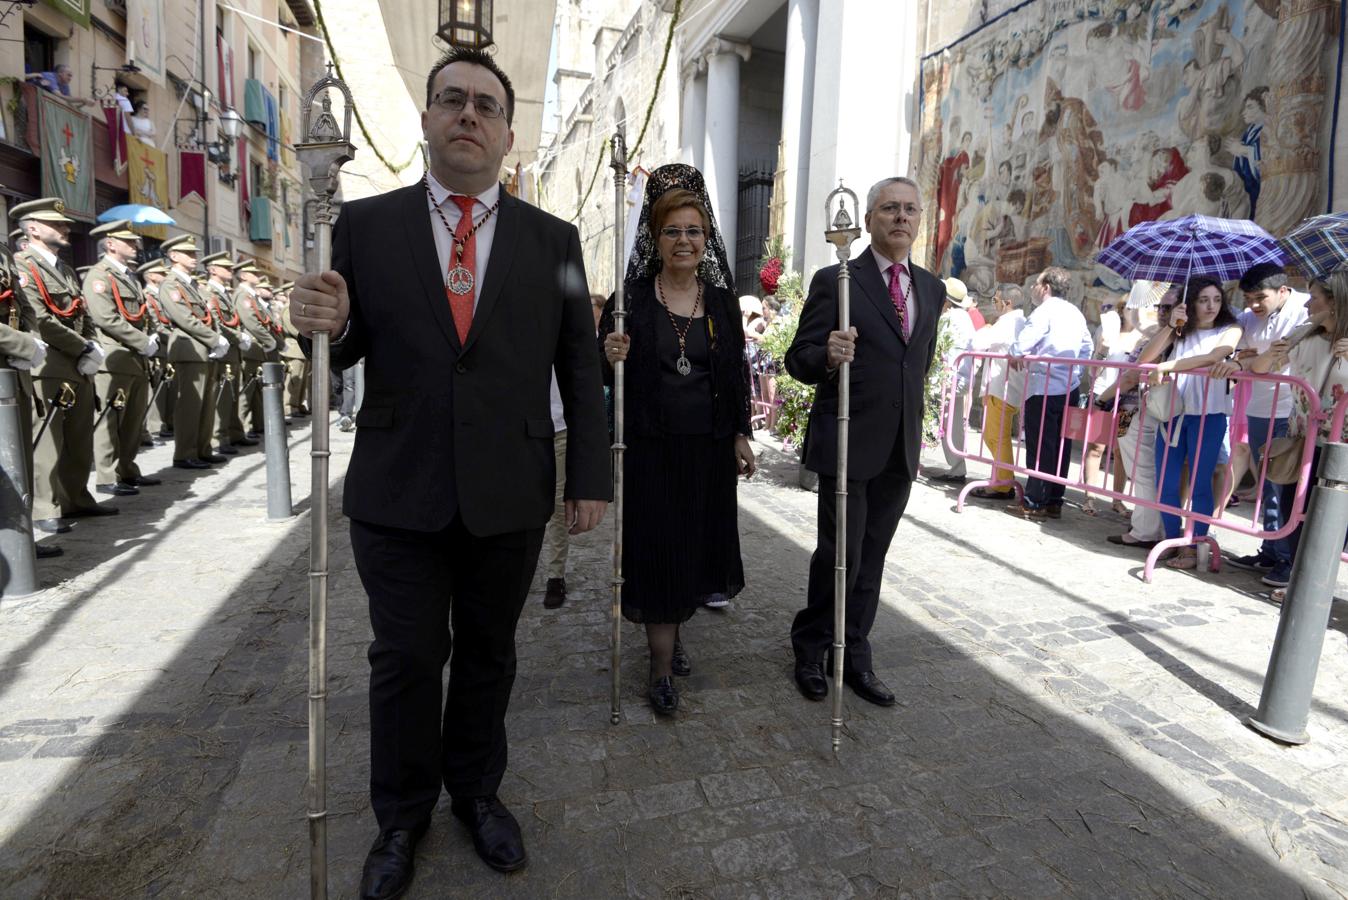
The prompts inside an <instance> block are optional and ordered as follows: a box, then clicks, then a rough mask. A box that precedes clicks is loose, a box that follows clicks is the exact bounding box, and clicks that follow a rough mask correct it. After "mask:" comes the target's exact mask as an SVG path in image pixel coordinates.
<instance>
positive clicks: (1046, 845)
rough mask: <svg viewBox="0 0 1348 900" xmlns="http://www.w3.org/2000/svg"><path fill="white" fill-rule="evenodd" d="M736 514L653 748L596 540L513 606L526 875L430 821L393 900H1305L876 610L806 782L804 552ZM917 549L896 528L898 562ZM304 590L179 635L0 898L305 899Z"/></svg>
mask: <svg viewBox="0 0 1348 900" xmlns="http://www.w3.org/2000/svg"><path fill="white" fill-rule="evenodd" d="M333 496H334V498H335V497H338V496H340V485H338V486H337V488H335V489H334V491H333ZM337 507H338V504H337V503H336V502H334V503H333V508H334V510H335V509H336V508H337ZM740 515H741V519H740V524H741V532H742V533H743V534H744V537H745V546H746V548H747V547H750V546H754V547H763V548H770V549H771V553H768V552H763V553H759V554H750V553H747V552H746V556H745V564H746V569H747V574H748V582H749V587H748V588H747V589H746V592H745V593H744V594H742V595H741V596H740V597H739V598H738V599H737V600H736V602H735V604H734V606H733V607H732V609H731V611H730V612H729V613H728V614H725V615H715V614H713V615H699V616H696V617H695V618H694V619H693V620H692V622H690V623H689V625H688V626H687V628H686V631H685V641H686V643H687V644H688V646H689V651H690V653H691V654H693V659H694V665H695V673H696V674H695V675H694V676H693V677H692V678H690V679H685V680H684V681H683V685H682V686H683V690H684V702H683V706H682V708H681V711H680V714H679V716H678V717H677V719H676V720H674V721H672V722H665V721H659V722H657V721H655V720H653V718H652V716H651V715H650V713H649V711H648V710H647V708H646V706H645V703H644V700H643V684H644V679H645V675H646V666H647V661H646V655H645V647H644V640H643V639H642V634H641V632H640V631H639V630H638V629H636V628H635V627H631V626H628V627H625V628H624V630H623V638H624V641H625V642H626V645H625V648H624V656H623V691H624V695H623V700H624V704H625V714H624V722H623V724H621V725H619V726H610V725H609V724H608V684H609V675H608V650H607V641H608V638H607V629H606V616H607V608H608V593H607V588H606V581H607V545H606V541H607V540H608V538H609V535H610V534H611V531H610V529H609V527H608V526H606V527H604V528H602V529H601V530H600V531H599V532H597V533H595V534H591V535H587V536H585V537H584V538H583V539H581V540H578V541H577V542H576V543H575V544H574V545H573V554H574V556H573V560H574V563H573V566H574V570H575V575H574V577H573V579H572V582H571V584H572V587H571V600H570V601H569V602H568V605H567V606H566V607H564V608H563V609H561V610H558V611H555V612H551V611H550V612H544V610H543V609H542V606H541V603H539V602H538V599H537V598H531V600H530V602H529V604H528V605H527V607H526V612H525V615H524V618H523V620H522V621H521V624H520V630H519V648H520V675H519V679H518V681H517V683H516V690H515V696H514V700H513V704H512V712H511V715H510V728H511V736H512V743H511V771H510V773H509V775H508V776H507V781H506V783H505V785H504V786H503V790H502V795H503V799H504V800H505V801H506V802H507V804H509V805H510V806H511V807H512V808H513V809H514V810H515V812H516V813H517V814H518V815H519V817H520V819H521V821H522V824H523V826H524V829H525V834H526V839H527V841H528V846H529V851H530V855H531V862H530V866H529V868H528V869H527V870H525V871H524V872H523V873H521V874H519V875H516V876H512V877H502V876H500V875H498V874H496V873H493V872H491V871H490V870H487V869H486V868H485V867H484V866H483V865H482V864H481V863H480V862H479V861H478V860H477V859H476V857H475V856H474V855H473V853H472V849H471V847H470V846H469V845H468V843H467V840H466V837H465V835H464V834H463V832H462V830H461V829H460V828H459V826H458V825H457V823H456V822H454V820H453V819H452V818H451V817H450V816H449V814H448V803H447V802H442V804H441V806H440V808H439V809H438V810H437V813H436V815H435V820H434V823H433V827H432V830H431V832H430V834H429V835H428V837H427V839H426V840H425V841H424V842H423V844H422V846H421V849H420V851H419V854H418V875H417V882H416V885H415V886H414V889H413V891H412V892H411V895H410V896H414V897H445V896H492V897H553V896H556V897H585V898H596V897H618V896H638V897H704V896H705V897H744V896H750V895H753V894H754V893H755V892H756V893H757V894H758V895H760V896H791V897H797V896H800V897H816V896H817V897H829V898H834V897H846V896H853V895H861V896H886V897H889V896H897V895H899V894H900V892H907V893H911V894H912V895H913V896H937V895H939V896H1036V897H1054V896H1068V895H1077V896H1138V895H1141V894H1152V893H1154V894H1157V895H1161V896H1189V895H1194V896H1206V897H1222V898H1243V897H1251V898H1254V897H1259V898H1265V897H1285V896H1301V895H1302V894H1303V893H1304V892H1303V884H1302V883H1301V881H1300V880H1299V878H1305V880H1306V882H1307V884H1306V885H1304V886H1305V887H1306V889H1307V890H1310V891H1314V890H1315V889H1317V888H1320V887H1322V886H1321V885H1319V884H1318V883H1316V882H1314V881H1312V880H1311V879H1309V878H1308V877H1306V876H1304V874H1303V875H1300V876H1299V875H1298V874H1295V873H1292V872H1290V871H1288V870H1286V869H1282V868H1279V866H1277V865H1276V864H1274V863H1273V862H1272V861H1271V860H1270V859H1269V858H1267V857H1266V856H1264V855H1261V854H1260V853H1258V852H1255V851H1254V850H1253V849H1252V847H1251V845H1249V844H1247V843H1246V841H1245V840H1243V839H1241V838H1238V837H1236V836H1234V835H1232V834H1230V833H1228V831H1227V830H1226V828H1224V827H1223V826H1222V825H1221V824H1220V823H1218V822H1215V821H1213V820H1212V819H1211V818H1210V817H1209V813H1210V814H1212V815H1219V814H1220V813H1219V811H1218V810H1209V811H1207V812H1204V811H1199V810H1195V809H1192V808H1190V805H1189V802H1188V801H1187V800H1185V799H1183V798H1181V797H1180V796H1178V795H1177V793H1176V792H1175V790H1173V789H1172V787H1171V786H1170V785H1167V784H1166V783H1163V782H1162V781H1159V780H1157V777H1155V776H1154V775H1153V774H1149V773H1148V772H1145V771H1142V770H1141V769H1139V768H1138V767H1137V766H1136V765H1134V763H1133V762H1131V761H1129V760H1128V759H1126V758H1124V757H1123V756H1122V755H1120V752H1119V750H1118V749H1117V748H1116V747H1115V746H1114V745H1113V744H1111V743H1110V742H1109V741H1108V740H1106V739H1104V738H1102V737H1101V736H1100V735H1099V734H1097V733H1096V731H1094V730H1092V729H1090V728H1087V727H1084V726H1083V725H1081V724H1078V723H1077V722H1075V721H1073V720H1072V719H1071V718H1068V717H1067V716H1065V715H1063V714H1061V713H1060V712H1058V711H1056V710H1054V709H1051V708H1049V707H1047V706H1045V705H1044V704H1043V703H1042V702H1040V701H1039V700H1036V699H1034V698H1032V697H1030V696H1029V695H1028V694H1026V693H1025V692H1023V691H1022V690H1021V689H1020V687H1019V683H1020V682H1021V681H1024V680H1028V679H1031V678H1033V677H1034V673H1033V671H1032V667H1033V665H1034V664H1035V661H1034V660H1032V659H1030V660H1028V663H1027V668H1026V669H1025V670H1023V671H1021V672H1020V673H1019V674H1017V675H1016V676H1015V677H1008V676H1007V675H1005V674H1003V675H1000V676H999V675H997V674H994V673H993V672H992V671H990V670H989V668H987V667H986V666H984V665H983V664H982V663H980V662H978V661H976V660H974V659H973V658H972V657H971V656H970V655H969V653H968V652H966V650H965V649H964V648H963V647H962V646H960V645H958V644H957V643H954V642H952V641H951V640H949V639H948V638H947V637H946V636H942V635H938V634H936V633H934V632H933V631H932V630H930V629H929V628H926V627H923V626H922V625H920V624H918V623H917V622H916V621H915V620H914V619H913V618H911V617H909V616H908V615H906V614H902V613H899V612H896V611H895V610H894V609H892V608H890V607H888V606H885V605H882V606H881V609H880V614H879V619H878V621H877V624H876V628H875V632H874V644H875V647H876V651H877V652H876V661H877V669H878V670H879V671H880V674H881V676H882V677H883V678H885V679H886V680H887V681H888V682H889V684H890V686H891V687H892V688H894V689H895V691H896V693H898V694H899V696H900V698H901V705H900V706H899V707H898V708H896V709H887V710H886V709H877V708H874V707H869V706H867V705H866V704H864V703H861V702H860V701H858V700H857V698H856V697H855V696H854V695H852V694H851V693H850V691H849V692H848V694H847V699H846V707H847V716H848V727H847V732H846V737H845V740H844V746H843V748H842V753H841V756H840V757H839V758H838V759H834V757H833V755H832V754H831V753H830V752H829V751H828V724H827V723H828V708H827V705H826V704H811V703H808V702H807V701H805V700H803V699H802V698H800V696H799V695H798V694H797V693H796V691H795V688H794V686H793V685H792V684H791V681H790V662H791V656H790V649H789V646H788V644H787V640H786V635H787V630H788V627H789V623H790V619H791V616H792V615H793V614H794V612H795V609H796V606H797V604H799V603H801V602H803V596H804V585H805V571H806V564H807V559H808V553H807V552H805V551H802V550H801V549H800V548H798V547H797V546H796V545H795V544H794V543H793V542H792V541H791V539H790V538H788V537H785V536H782V535H781V534H780V533H779V531H778V528H777V525H776V524H775V523H774V522H770V521H764V520H762V519H759V518H758V517H756V516H753V515H750V514H747V513H746V512H744V510H743V509H741V513H740ZM331 531H332V540H333V543H332V546H333V554H332V555H333V585H332V590H331V595H332V608H331V610H330V620H331V623H332V624H331V633H330V638H329V649H330V662H329V666H330V673H331V685H330V689H331V698H332V699H331V701H330V704H329V732H330V759H331V769H330V771H329V779H330V791H331V797H330V801H329V802H330V809H331V811H332V818H331V820H330V826H329V830H330V835H331V836H330V842H331V859H332V863H331V872H332V881H331V885H332V893H333V895H334V896H352V895H353V894H354V892H355V885H356V882H357V880H358V877H359V871H360V866H361V862H362V859H363V855H364V852H365V850H366V848H367V847H368V844H369V841H370V840H371V839H372V837H373V832H374V821H373V817H372V816H371V815H370V813H369V810H368V804H367V803H366V800H365V789H366V780H367V778H368V770H367V769H366V764H365V753H366V741H367V732H366V724H365V722H366V714H365V679H366V666H365V660H364V651H365V646H366V641H367V640H368V624H367V622H366V620H365V609H364V596H363V593H362V592H361V590H360V588H359V585H358V583H357V582H356V579H355V576H354V572H353V570H352V567H351V564H350V560H349V551H348V549H347V547H348V544H347V542H346V541H347V538H346V528H345V526H344V524H343V523H342V521H341V520H340V519H339V518H338V517H337V515H336V513H335V512H334V517H333V527H332V529H331ZM917 534H918V533H917V532H915V531H914V530H913V529H912V526H911V525H910V524H908V523H905V524H904V525H903V526H901V538H900V539H902V540H914V539H915V538H916V537H917ZM280 552H281V551H278V553H280ZM285 552H286V553H289V554H291V555H293V554H294V553H295V552H296V551H295V548H294V545H293V542H292V544H291V546H290V548H289V550H286V551H285ZM283 561H284V560H276V559H273V560H271V561H269V562H271V563H272V564H276V563H278V562H283ZM306 572H307V554H305V553H303V552H300V553H299V555H298V556H297V557H295V558H294V560H293V562H291V563H290V564H289V566H288V568H287V570H286V576H285V577H284V579H283V580H282V581H281V583H280V585H279V586H278V587H277V588H276V589H275V590H274V591H272V592H271V593H270V595H268V596H266V597H265V599H263V600H259V601H256V602H254V603H253V605H252V606H246V605H240V604H239V603H238V602H237V598H231V600H230V601H229V604H230V608H229V609H228V614H229V617H234V616H238V617H242V624H241V626H240V627H239V630H238V632H237V635H236V636H235V637H233V639H232V640H231V641H230V642H229V643H228V644H227V645H222V644H221V642H220V640H219V637H218V633H219V626H220V623H219V622H215V623H213V626H212V627H211V628H204V629H201V630H199V631H198V633H196V634H195V635H194V636H193V637H192V638H191V640H190V641H188V642H187V643H186V644H185V645H184V646H183V647H182V649H181V651H180V652H179V654H178V655H177V657H176V658H175V661H174V663H173V664H172V665H171V666H170V667H169V668H168V670H167V671H165V673H164V674H163V675H162V676H161V677H160V679H159V680H158V681H157V683H156V684H155V686H154V687H152V688H151V689H150V690H147V691H145V692H144V693H143V694H141V695H140V696H139V697H137V698H136V700H135V702H134V704H133V706H132V710H131V711H130V712H128V713H127V714H125V715H124V716H122V717H121V718H120V720H119V722H118V723H117V724H116V726H115V727H111V728H110V729H109V730H108V731H107V732H106V734H104V735H103V736H102V737H100V738H99V739H98V740H96V741H94V742H92V743H91V744H90V745H89V746H88V747H87V748H86V749H85V750H84V752H82V753H81V754H80V756H81V758H80V760H79V762H78V763H77V764H76V766H75V768H74V770H73V771H72V772H71V774H70V775H69V776H68V777H67V778H66V779H65V780H64V782H63V783H62V784H61V785H60V787H59V788H58V789H57V790H55V791H53V792H52V793H51V795H50V797H49V798H48V799H47V802H45V803H44V804H43V805H42V806H41V807H40V810H39V812H37V813H36V814H35V815H34V816H33V817H32V819H31V820H30V821H28V822H25V823H11V827H12V829H13V830H12V831H11V832H10V834H11V836H10V837H9V838H8V840H6V841H5V843H4V845H3V848H2V849H0V883H3V884H5V885H7V889H6V891H5V893H6V895H7V896H12V897H45V896H54V897H86V896H159V895H172V896H180V895H192V896H198V897H230V898H248V897H259V898H261V897H268V898H272V897H298V896H302V895H304V894H305V893H306V892H307V887H306V884H307V875H306V866H307V833H306V825H305V815H304V783H305V771H306V769H305V766H306V753H305V740H306V738H305V714H306V713H305V693H306V683H305V672H306V661H305V660H306V624H305V623H306V613H307V603H308V588H307V580H306V577H305V576H306ZM889 587H890V589H891V590H892V589H893V588H894V584H893V581H892V580H891V581H890V583H889ZM203 657H207V658H212V659H216V660H217V662H216V663H215V665H214V668H213V669H212V670H211V671H210V673H209V675H208V676H207V677H205V678H204V679H202V678H200V677H194V676H192V675H191V674H186V673H190V671H191V663H192V662H193V661H199V660H200V659H201V658H203ZM180 668H181V669H183V670H184V672H183V673H179V672H178V671H177V670H178V669H180ZM1199 762H1200V763H1201V760H1200V761H1199ZM1181 765H1183V762H1181Z"/></svg>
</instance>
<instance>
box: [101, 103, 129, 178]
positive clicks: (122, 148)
mask: <svg viewBox="0 0 1348 900" xmlns="http://www.w3.org/2000/svg"><path fill="white" fill-rule="evenodd" d="M103 118H104V119H106V120H107V123H108V146H109V147H110V148H111V149H112V167H113V170H114V171H115V172H116V173H117V174H118V175H120V174H122V173H123V172H125V171H126V132H127V128H128V126H127V121H126V113H125V112H124V111H123V110H122V108H121V107H120V106H105V107H103Z"/></svg>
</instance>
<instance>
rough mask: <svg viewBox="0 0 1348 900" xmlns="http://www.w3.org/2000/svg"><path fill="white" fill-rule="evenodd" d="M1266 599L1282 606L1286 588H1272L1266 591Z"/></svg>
mask: <svg viewBox="0 0 1348 900" xmlns="http://www.w3.org/2000/svg"><path fill="white" fill-rule="evenodd" d="M1268 599H1269V601H1270V602H1272V603H1276V604H1278V605H1279V606H1282V604H1283V602H1284V601H1285V600H1286V599H1287V588H1274V589H1273V590H1271V591H1269V592H1268Z"/></svg>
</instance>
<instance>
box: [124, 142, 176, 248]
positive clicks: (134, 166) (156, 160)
mask: <svg viewBox="0 0 1348 900" xmlns="http://www.w3.org/2000/svg"><path fill="white" fill-rule="evenodd" d="M127 151H128V152H129V153H130V155H131V158H130V159H129V160H127V163H128V165H129V166H130V170H129V171H128V173H127V181H128V188H129V192H130V194H131V202H132V203H143V204H144V205H146V206H153V207H155V208H156V209H160V210H164V211H167V210H168V200H169V178H168V157H167V156H166V155H165V154H164V152H163V151H161V150H159V149H158V148H155V147H151V146H150V145H148V144H143V143H141V142H140V141H128V142H127ZM135 231H136V232H138V233H139V234H143V235H145V236H146V237H152V238H157V239H159V240H161V241H162V240H164V239H165V238H167V237H168V226H167V225H136V226H135Z"/></svg>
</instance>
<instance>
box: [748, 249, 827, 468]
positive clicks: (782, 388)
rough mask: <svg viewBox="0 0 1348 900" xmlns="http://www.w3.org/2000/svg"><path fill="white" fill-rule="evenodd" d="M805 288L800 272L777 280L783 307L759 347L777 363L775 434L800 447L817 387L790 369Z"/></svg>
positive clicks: (778, 293) (803, 441)
mask: <svg viewBox="0 0 1348 900" xmlns="http://www.w3.org/2000/svg"><path fill="white" fill-rule="evenodd" d="M804 296H805V291H804V288H803V285H802V281H801V277H800V275H798V274H796V272H795V271H788V272H787V273H786V274H784V275H782V277H781V278H779V279H778V281H777V294H776V297H777V300H778V302H779V303H781V304H782V310H781V312H780V313H778V315H777V318H775V319H773V320H772V325H770V326H769V327H768V330H767V332H766V333H764V335H763V340H762V342H761V343H760V344H759V350H760V351H761V352H763V353H765V354H766V355H767V356H769V357H770V358H771V359H772V361H773V362H774V363H776V366H777V374H776V375H775V376H774V381H775V383H776V386H777V418H776V421H775V422H774V423H773V426H772V433H773V434H775V435H776V436H777V437H779V438H781V439H782V440H783V441H786V442H788V443H791V444H793V445H795V446H797V447H799V446H802V445H803V444H804V443H805V429H806V427H807V426H808V425H809V421H810V407H812V406H814V388H812V387H810V386H809V385H806V384H802V383H801V382H799V381H797V380H796V379H794V378H792V377H791V376H790V375H789V374H787V371H786V351H787V350H789V349H790V348H791V342H792V341H794V340H795V339H796V327H797V326H798V325H799V324H800V308H801V306H802V303H801V301H802V300H803V299H804Z"/></svg>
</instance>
